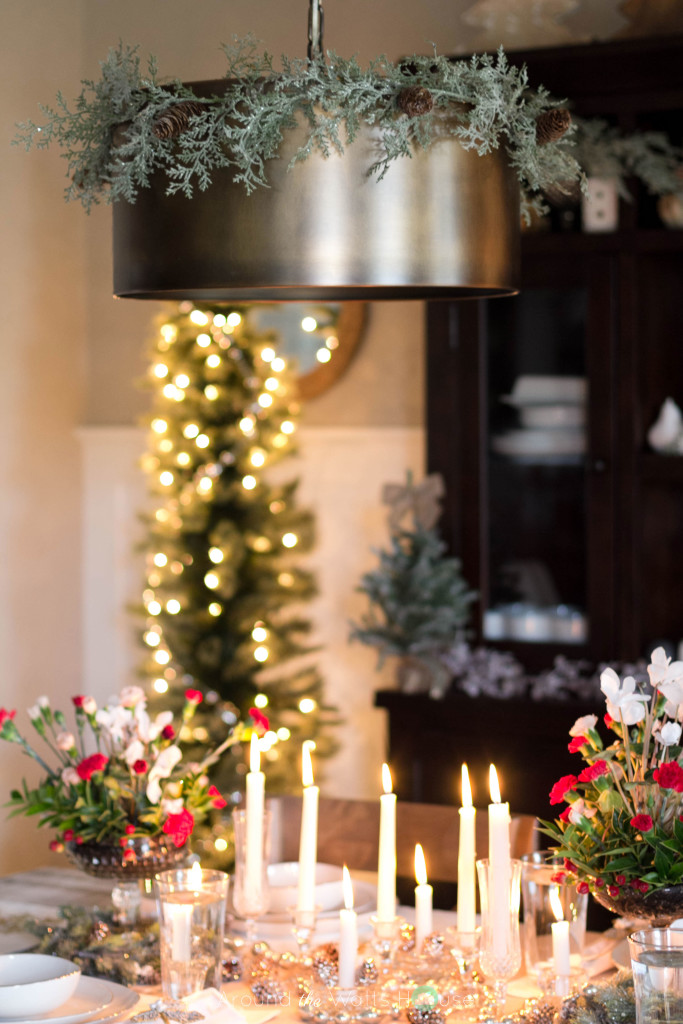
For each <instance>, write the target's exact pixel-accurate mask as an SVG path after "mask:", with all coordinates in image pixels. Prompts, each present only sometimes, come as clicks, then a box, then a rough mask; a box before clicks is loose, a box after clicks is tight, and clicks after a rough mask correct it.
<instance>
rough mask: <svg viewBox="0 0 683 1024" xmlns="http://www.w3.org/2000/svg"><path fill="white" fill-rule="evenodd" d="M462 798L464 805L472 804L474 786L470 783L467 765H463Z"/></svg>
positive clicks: (469, 805)
mask: <svg viewBox="0 0 683 1024" xmlns="http://www.w3.org/2000/svg"><path fill="white" fill-rule="evenodd" d="M461 794H462V796H461V800H462V806H463V807H471V806H472V787H471V785H470V773H469V772H468V771H467V765H466V764H464V765H463V766H462V786H461Z"/></svg>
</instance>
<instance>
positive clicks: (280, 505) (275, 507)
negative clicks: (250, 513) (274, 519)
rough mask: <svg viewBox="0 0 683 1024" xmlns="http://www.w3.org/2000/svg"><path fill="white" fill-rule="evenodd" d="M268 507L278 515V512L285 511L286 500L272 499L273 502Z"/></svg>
mask: <svg viewBox="0 0 683 1024" xmlns="http://www.w3.org/2000/svg"><path fill="white" fill-rule="evenodd" d="M268 508H269V509H270V511H271V512H272V513H273V515H274V516H276V515H277V514H278V512H283V511H284V509H285V503H284V501H279V500H276V501H271V503H270V505H269V506H268Z"/></svg>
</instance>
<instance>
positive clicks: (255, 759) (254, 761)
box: [249, 732, 261, 772]
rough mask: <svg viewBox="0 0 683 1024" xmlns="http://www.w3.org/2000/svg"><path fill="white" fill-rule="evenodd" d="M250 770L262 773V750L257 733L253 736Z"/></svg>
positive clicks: (250, 750) (250, 751)
mask: <svg viewBox="0 0 683 1024" xmlns="http://www.w3.org/2000/svg"><path fill="white" fill-rule="evenodd" d="M249 770H250V771H252V772H260V771H261V750H260V748H259V743H258V736H257V735H256V733H255V732H252V734H251V746H250V747H249Z"/></svg>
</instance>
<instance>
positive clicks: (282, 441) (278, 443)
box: [273, 434, 287, 448]
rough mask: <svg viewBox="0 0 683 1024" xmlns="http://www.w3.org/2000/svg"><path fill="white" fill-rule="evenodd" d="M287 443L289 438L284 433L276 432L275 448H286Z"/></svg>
mask: <svg viewBox="0 0 683 1024" xmlns="http://www.w3.org/2000/svg"><path fill="white" fill-rule="evenodd" d="M286 444H287V438H286V437H285V435H284V434H276V435H275V437H274V438H273V448H284V446H285V445H286Z"/></svg>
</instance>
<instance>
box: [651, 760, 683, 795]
mask: <svg viewBox="0 0 683 1024" xmlns="http://www.w3.org/2000/svg"><path fill="white" fill-rule="evenodd" d="M652 778H653V779H654V780H655V782H658V783H659V785H660V788H661V789H675V790H676V792H677V793H683V768H681V766H680V765H679V763H678V761H666V762H665V763H664V764H662V765H660V766H659V768H655V770H654V772H653V773H652Z"/></svg>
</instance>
